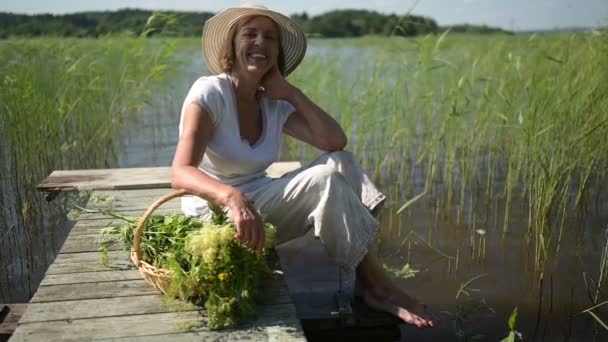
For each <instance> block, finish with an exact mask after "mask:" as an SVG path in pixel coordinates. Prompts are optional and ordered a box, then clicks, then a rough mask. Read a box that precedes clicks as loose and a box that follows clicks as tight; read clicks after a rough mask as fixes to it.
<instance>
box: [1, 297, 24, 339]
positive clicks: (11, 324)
mask: <svg viewBox="0 0 608 342" xmlns="http://www.w3.org/2000/svg"><path fill="white" fill-rule="evenodd" d="M26 307H27V304H25V303H19V304H0V309H1V312H0V340H2V339H3V336H10V335H11V334H12V333H13V332H14V331H15V329H17V321H19V319H20V318H21V316H23V313H24V312H25V309H26Z"/></svg>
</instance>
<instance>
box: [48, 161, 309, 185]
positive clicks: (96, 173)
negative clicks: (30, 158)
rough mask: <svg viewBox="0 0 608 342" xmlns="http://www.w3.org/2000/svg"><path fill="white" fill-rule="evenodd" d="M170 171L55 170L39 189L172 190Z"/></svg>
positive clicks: (283, 168) (275, 169)
mask: <svg viewBox="0 0 608 342" xmlns="http://www.w3.org/2000/svg"><path fill="white" fill-rule="evenodd" d="M300 165H301V164H300V163H299V162H277V163H273V164H272V165H271V166H270V167H269V168H268V169H267V170H266V173H268V175H270V176H271V177H280V176H281V175H282V174H284V173H286V172H288V171H291V170H295V169H297V168H298V167H300ZM170 179H171V168H170V167H168V166H166V167H165V166H162V167H145V168H123V169H94V170H59V171H53V172H52V173H51V174H50V175H49V176H48V177H47V178H46V179H45V180H44V181H42V183H40V184H39V185H38V186H37V188H38V190H41V191H90V190H130V189H158V188H171V181H170Z"/></svg>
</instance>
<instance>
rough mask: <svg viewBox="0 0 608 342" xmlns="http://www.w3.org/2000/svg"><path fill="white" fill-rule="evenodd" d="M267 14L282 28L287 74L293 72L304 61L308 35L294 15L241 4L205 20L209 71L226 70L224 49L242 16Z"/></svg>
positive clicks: (282, 46)
mask: <svg viewBox="0 0 608 342" xmlns="http://www.w3.org/2000/svg"><path fill="white" fill-rule="evenodd" d="M249 15H263V16H266V17H268V18H270V19H272V20H273V21H274V22H275V23H277V26H278V28H279V31H280V32H279V35H280V36H281V50H282V51H283V60H284V64H285V65H284V69H283V71H284V76H287V75H289V73H291V72H292V71H293V70H294V69H295V68H296V67H297V66H298V64H300V62H301V61H302V59H303V58H304V55H305V54H306V36H305V35H304V32H303V31H302V29H301V28H300V26H298V24H297V23H296V22H295V21H293V20H292V19H291V18H289V17H286V16H284V15H282V14H280V13H277V12H275V11H272V10H269V9H268V8H266V7H264V6H261V5H241V6H238V7H230V8H227V9H225V10H223V11H221V12H220V13H218V14H216V15H215V16H213V17H212V18H210V19H209V20H207V21H206V22H205V26H204V27H203V56H204V57H205V62H206V63H207V67H208V68H209V71H211V72H212V73H213V74H219V73H221V72H222V67H221V63H220V61H221V56H220V51H221V48H222V45H223V43H224V41H225V40H226V39H230V37H228V33H229V32H230V29H231V28H232V26H234V25H235V24H236V23H237V22H238V21H239V20H240V19H241V18H243V17H245V16H249Z"/></svg>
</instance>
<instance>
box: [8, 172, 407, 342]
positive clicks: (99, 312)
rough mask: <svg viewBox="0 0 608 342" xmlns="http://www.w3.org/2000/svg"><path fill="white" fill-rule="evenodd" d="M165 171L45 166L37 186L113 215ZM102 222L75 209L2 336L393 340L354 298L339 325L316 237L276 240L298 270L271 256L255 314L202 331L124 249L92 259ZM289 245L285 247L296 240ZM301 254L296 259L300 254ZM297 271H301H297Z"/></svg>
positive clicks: (137, 206) (129, 207)
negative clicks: (83, 199)
mask: <svg viewBox="0 0 608 342" xmlns="http://www.w3.org/2000/svg"><path fill="white" fill-rule="evenodd" d="M299 166H300V163H298V162H284V163H275V164H273V165H272V166H271V167H270V168H269V169H268V170H267V173H268V174H269V175H270V176H272V177H279V176H280V175H282V174H284V173H285V172H288V171H291V170H293V169H296V168H298V167H299ZM169 172H170V170H169V168H167V167H157V168H136V169H110V170H75V171H54V172H53V173H52V174H51V175H50V176H49V177H48V178H47V179H46V180H45V181H44V182H42V183H41V184H40V185H39V187H38V188H39V190H41V191H45V192H47V199H49V200H52V199H53V198H54V197H55V196H56V195H57V194H58V193H59V192H61V191H85V190H86V191H92V192H91V196H90V199H89V203H88V205H87V208H92V209H95V205H96V204H95V203H96V202H98V201H99V200H100V199H105V200H106V201H107V200H108V199H109V200H110V202H112V205H113V209H112V210H113V211H115V212H118V213H121V214H124V215H128V216H140V215H141V214H142V213H143V212H144V211H145V210H146V209H147V208H148V206H149V205H150V204H151V203H152V202H154V201H155V200H156V199H158V198H159V197H161V196H163V195H165V194H167V193H169V192H170V191H171V189H170V183H169ZM96 200H97V201H96ZM176 212H180V200H179V199H174V200H172V201H169V202H167V203H165V204H163V206H162V207H160V208H159V209H157V210H156V211H155V213H160V214H169V213H176ZM112 222H115V223H117V224H121V223H122V222H120V220H118V221H117V220H116V219H111V218H108V217H107V216H104V215H103V214H99V213H94V212H85V213H82V214H81V215H80V216H79V217H78V218H77V219H76V223H75V225H74V226H73V228H72V230H71V231H70V233H69V235H68V237H67V239H66V241H65V242H64V244H63V246H62V248H61V250H60V252H59V254H58V255H57V257H56V259H55V261H54V262H53V264H52V265H51V266H50V267H49V269H48V270H47V272H46V274H45V277H44V279H43V281H42V283H41V284H40V287H39V288H38V290H37V292H36V294H35V295H34V297H33V298H32V299H31V301H30V303H29V304H28V305H27V309H26V310H25V312H24V313H23V316H22V317H21V319H20V320H19V322H18V324H17V328H16V330H15V331H14V333H13V335H12V337H11V339H10V341H11V342H13V341H56V340H61V341H66V340H68V341H70V340H71V341H83V340H87V341H88V340H96V339H111V340H118V341H200V340H220V341H225V340H226V341H233V340H252V341H303V340H305V339H306V338H305V335H304V330H303V328H302V326H304V327H305V328H306V329H307V331H308V332H307V335H308V337H309V338H312V339H313V340H317V339H322V340H324V339H326V338H328V337H331V338H339V339H341V338H347V339H348V340H368V339H369V338H374V339H375V340H378V338H380V340H382V339H383V338H382V337H384V339H386V340H395V339H398V337H399V327H398V325H397V323H398V322H397V323H396V321H395V319H394V317H392V316H390V315H387V314H383V313H378V312H373V311H370V310H369V309H367V308H366V307H365V306H364V305H361V304H360V303H359V305H356V303H355V307H354V309H356V310H353V311H355V313H356V315H354V316H351V318H353V319H352V320H350V323H349V324H348V325H349V327H345V325H344V320H343V319H342V318H343V317H342V316H340V315H338V311H339V309H341V308H337V307H336V301H335V298H334V296H333V294H334V292H335V291H336V289H337V287H335V286H336V285H337V284H338V282H337V277H336V276H337V274H336V272H334V270H332V269H331V265H330V264H331V261H330V260H329V259H327V256H324V253H323V251H322V247H320V245H319V244H320V242H319V241H318V240H317V241H316V245H315V242H310V241H309V242H308V243H309V244H311V243H312V245H313V246H316V247H313V248H312V249H310V248H309V249H308V253H309V254H306V253H307V252H306V251H304V250H301V249H300V250H297V249H295V250H294V249H292V250H291V252H290V250H289V248H293V247H289V246H287V247H282V246H279V248H278V249H277V251H278V252H279V255H280V256H281V265H282V266H283V268H284V269H287V270H289V269H292V270H293V269H300V270H299V271H291V272H289V271H288V272H286V273H287V278H288V279H287V281H286V277H284V276H283V272H282V271H281V267H280V266H281V265H279V263H278V262H277V263H276V264H275V265H271V267H273V269H275V271H276V272H274V273H275V276H274V277H269V278H268V279H265V280H264V282H263V290H262V291H261V292H262V293H263V294H264V295H263V296H262V298H260V300H259V303H258V307H257V313H258V314H257V317H256V318H255V319H252V320H250V321H248V322H246V323H244V324H243V325H241V326H239V327H237V328H235V329H230V330H221V331H211V330H209V329H208V328H207V327H206V324H205V314H204V312H202V311H201V312H199V311H197V310H196V309H190V310H185V311H184V310H179V311H176V310H175V309H172V308H171V307H170V305H167V304H166V303H165V302H164V300H163V299H164V296H163V295H162V294H160V293H159V292H158V290H156V289H154V288H153V287H152V286H150V285H148V284H147V283H145V282H144V280H143V279H142V277H141V275H140V274H139V272H138V271H137V270H136V269H135V267H134V265H133V263H132V261H131V260H130V258H129V250H127V249H126V246H120V245H114V246H113V247H112V248H110V250H109V251H108V258H109V264H110V267H107V266H104V265H102V263H101V255H102V254H101V252H99V251H98V248H99V244H98V238H99V233H100V231H101V229H103V228H105V227H107V226H108V225H111V224H112ZM301 239H303V238H301ZM302 241H304V240H302ZM294 242H295V243H292V244H291V245H298V243H302V242H298V240H294ZM304 243H306V242H304ZM287 245H289V244H287ZM281 248H283V250H281ZM295 248H298V247H297V246H296V247H295ZM315 248H316V249H317V250H316V251H315ZM302 251H304V252H302ZM303 257H304V259H306V260H302V259H303ZM323 258H325V259H323ZM303 262H304V263H305V265H303V264H302V263H303ZM311 262H314V263H315V265H316V266H315V268H314V270H310V267H309V266H310V263H311ZM302 267H304V269H305V270H307V271H305V272H302V269H301V268H302ZM315 272H316V275H315ZM315 277H316V278H315ZM287 284H289V291H288V287H287ZM332 286H333V287H332ZM298 288H299V289H298ZM296 309H297V310H296ZM397 321H398V320H397Z"/></svg>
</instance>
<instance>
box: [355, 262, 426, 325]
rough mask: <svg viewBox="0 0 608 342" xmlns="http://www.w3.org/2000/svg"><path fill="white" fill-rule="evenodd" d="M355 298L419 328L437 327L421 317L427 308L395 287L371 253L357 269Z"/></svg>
mask: <svg viewBox="0 0 608 342" xmlns="http://www.w3.org/2000/svg"><path fill="white" fill-rule="evenodd" d="M355 295H358V296H360V297H362V298H363V300H364V301H365V303H366V304H367V305H369V306H370V307H372V308H374V309H376V310H379V311H384V312H388V313H391V314H393V315H395V316H397V317H399V318H400V319H402V320H403V321H404V322H406V323H409V324H413V325H415V326H417V327H419V328H428V327H432V326H434V325H435V324H436V322H435V321H434V320H433V319H429V318H423V317H422V316H420V314H419V313H421V312H424V311H426V305H421V304H419V303H418V301H417V300H415V299H414V298H412V297H410V296H409V295H408V294H407V293H406V292H405V291H403V290H402V289H401V288H400V287H399V286H397V284H395V283H394V282H393V280H392V279H391V278H390V277H389V276H388V274H386V272H385V271H384V270H383V269H382V268H381V267H380V264H379V262H378V261H377V259H376V257H375V255H373V253H368V254H367V255H366V256H365V257H364V258H363V260H362V262H361V264H360V265H359V267H358V268H357V281H356V285H355ZM424 313H425V314H426V312H424Z"/></svg>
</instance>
